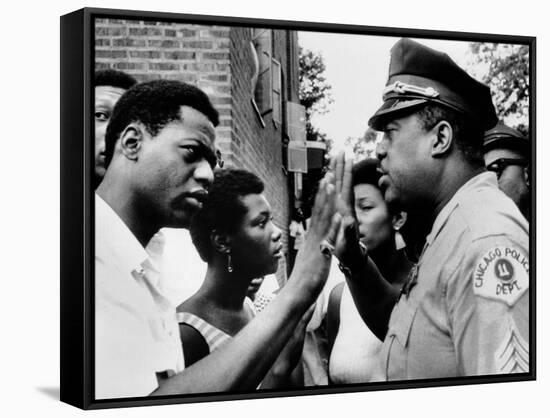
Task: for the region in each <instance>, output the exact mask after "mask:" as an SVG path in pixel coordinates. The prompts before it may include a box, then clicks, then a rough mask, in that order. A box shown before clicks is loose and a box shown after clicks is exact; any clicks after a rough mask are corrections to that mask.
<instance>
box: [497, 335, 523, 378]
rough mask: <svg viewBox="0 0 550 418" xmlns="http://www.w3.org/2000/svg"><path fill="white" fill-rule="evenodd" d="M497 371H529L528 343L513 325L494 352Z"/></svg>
mask: <svg viewBox="0 0 550 418" xmlns="http://www.w3.org/2000/svg"><path fill="white" fill-rule="evenodd" d="M495 365H496V368H497V371H498V372H499V373H506V374H508V373H527V372H528V371H529V344H528V343H527V341H525V340H524V339H523V337H522V336H521V334H520V333H519V331H518V330H517V329H516V327H515V326H514V325H512V326H511V327H510V329H509V330H508V332H507V333H506V336H505V337H504V339H503V341H502V343H501V344H500V346H499V347H498V348H497V351H496V353H495Z"/></svg>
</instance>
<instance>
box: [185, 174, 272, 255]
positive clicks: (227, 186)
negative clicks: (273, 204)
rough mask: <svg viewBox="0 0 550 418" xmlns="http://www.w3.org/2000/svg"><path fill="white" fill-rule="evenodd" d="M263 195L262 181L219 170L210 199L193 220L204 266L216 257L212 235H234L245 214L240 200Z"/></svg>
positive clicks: (193, 233) (210, 190)
mask: <svg viewBox="0 0 550 418" xmlns="http://www.w3.org/2000/svg"><path fill="white" fill-rule="evenodd" d="M263 191H264V184H263V182H262V180H260V178H259V177H258V176H257V175H255V174H254V173H251V172H250V171H246V170H239V169H224V170H216V172H215V173H214V182H213V183H212V186H211V187H210V189H209V192H208V199H207V200H206V202H205V203H204V206H203V207H202V208H201V210H200V211H199V212H198V213H197V214H196V215H195V216H194V218H193V221H192V222H191V228H190V232H191V238H192V240H193V244H195V247H196V248H197V251H198V253H199V255H200V256H201V258H202V259H203V260H204V261H205V262H207V263H208V262H209V261H211V259H212V256H213V253H214V248H213V247H212V242H211V240H210V237H211V234H212V232H213V231H214V230H216V231H218V232H220V233H226V234H231V233H234V232H235V231H236V230H237V229H238V227H239V225H240V224H241V222H242V220H243V217H244V215H245V214H246V207H245V206H244V204H243V202H242V200H241V198H242V197H244V196H247V195H249V194H260V193H262V192H263Z"/></svg>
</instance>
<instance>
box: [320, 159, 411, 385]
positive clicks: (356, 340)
mask: <svg viewBox="0 0 550 418" xmlns="http://www.w3.org/2000/svg"><path fill="white" fill-rule="evenodd" d="M377 167H378V160H375V159H365V160H362V161H360V162H359V163H357V164H355V165H354V167H353V173H352V174H353V194H354V201H355V215H356V218H357V222H358V226H359V228H358V229H359V239H360V240H361V242H362V243H363V244H364V245H365V246H366V247H367V249H368V253H369V256H370V257H371V258H372V260H373V261H374V262H375V263H376V266H377V267H378V269H379V270H380V273H381V274H382V276H384V277H385V278H386V280H388V281H389V282H390V283H392V285H394V286H395V287H396V288H398V289H400V288H401V287H402V285H403V283H404V282H405V281H406V279H407V276H408V274H409V272H410V270H411V268H412V263H411V262H410V261H409V260H408V259H407V257H406V255H405V252H404V246H405V244H404V242H403V239H402V238H401V236H400V234H399V229H400V228H401V227H402V226H403V225H404V223H405V221H406V214H405V213H404V212H392V211H391V210H390V209H389V208H388V206H387V205H386V202H385V201H384V196H383V194H382V192H381V191H380V189H379V188H378V180H379V178H380V174H379V173H378V172H377ZM327 333H328V344H329V349H330V357H329V378H330V382H332V383H365V382H371V381H376V380H381V379H382V378H383V376H382V375H381V374H380V371H379V369H378V364H379V361H378V354H379V351H380V348H381V346H382V341H380V340H379V339H378V338H377V337H376V336H375V335H374V334H373V333H372V332H371V331H370V329H369V328H368V327H367V326H366V325H365V323H364V322H363V320H362V319H361V316H360V315H359V313H358V312H357V309H356V308H355V305H354V303H353V299H352V297H351V294H350V291H349V288H348V286H347V284H346V283H345V281H344V282H343V283H340V284H338V285H337V286H335V287H334V289H333V290H332V291H331V293H330V297H329V303H328V308H327Z"/></svg>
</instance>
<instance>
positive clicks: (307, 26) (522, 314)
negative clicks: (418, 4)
mask: <svg viewBox="0 0 550 418" xmlns="http://www.w3.org/2000/svg"><path fill="white" fill-rule="evenodd" d="M79 13H80V14H79ZM64 19H65V20H64ZM79 31H80V33H79V34H78V32H79ZM82 40H84V42H80V41H82ZM535 44H536V42H535V38H534V37H529V36H518V35H513V34H509V35H508V34H500V35H498V34H488V33H461V32H450V31H449V32H445V31H430V30H423V29H422V30H421V29H395V28H382V27H368V26H358V25H335V24H333V25H330V24H320V23H317V24H316V23H310V22H291V21H277V20H267V19H265V20H262V19H250V18H230V17H224V18H221V17H216V16H198V15H185V14H174V13H173V14H163V13H154V12H136V11H124V10H108V9H87V10H86V11H85V12H82V11H81V12H74V13H73V14H69V15H66V16H63V17H62V18H61V58H62V59H61V72H62V77H61V83H62V96H61V101H62V120H63V115H64V113H63V112H64V111H65V112H66V113H65V115H66V116H74V115H76V114H77V113H78V112H79V111H80V110H84V115H83V116H82V118H83V123H82V124H80V125H78V126H79V127H80V132H84V133H83V135H82V138H76V141H75V138H71V140H72V141H73V142H78V141H79V140H80V141H81V143H80V144H78V145H76V144H74V143H73V144H72V145H68V143H69V141H68V139H69V135H68V132H76V131H78V128H77V127H76V125H77V124H78V121H76V122H75V121H74V120H71V123H73V122H74V123H75V127H70V128H69V127H67V128H66V131H65V137H64V136H63V124H62V154H63V152H65V153H66V155H68V154H69V153H71V152H75V151H74V150H75V149H78V150H80V151H81V152H82V157H83V158H82V161H79V160H78V159H74V160H72V161H71V162H70V163H67V164H66V165H65V166H63V164H62V173H63V171H64V170H65V173H68V172H71V173H72V172H73V171H72V170H74V169H75V168H78V164H80V174H79V179H80V180H81V181H82V183H81V185H80V186H79V187H82V184H84V185H85V186H84V190H83V192H82V194H81V196H82V201H81V202H80V203H79V204H83V205H84V207H85V208H86V210H85V212H86V214H85V215H84V216H82V217H74V218H71V221H70V225H69V222H67V223H66V226H65V231H66V235H64V233H63V231H64V230H63V226H62V234H61V239H62V251H63V248H65V250H66V254H67V255H69V254H71V255H74V254H76V253H77V252H78V251H79V249H78V247H74V245H75V241H77V239H76V238H74V240H73V238H69V237H72V235H71V234H70V230H71V231H72V228H77V227H78V224H79V222H80V228H81V231H80V233H81V234H83V236H82V238H83V241H84V242H85V245H84V249H83V250H82V248H81V249H80V251H81V254H80V255H79V257H82V260H81V261H82V265H80V264H78V266H80V268H81V269H83V271H84V272H85V274H84V276H85V277H83V278H82V282H80V283H75V282H74V280H73V281H71V282H70V283H69V282H68V281H64V280H65V279H64V278H63V274H62V284H61V287H62V289H61V290H62V294H61V303H62V311H61V334H62V335H61V399H62V400H64V401H65V402H68V403H70V404H73V405H76V406H79V407H83V408H85V409H87V408H90V407H91V408H94V409H97V408H107V407H113V406H117V407H118V406H138V405H160V404H163V403H187V402H197V401H201V402H202V401H216V400H230V399H253V398H263V397H274V396H293V395H321V394H329V393H343V392H358V391H359V392H360V391H369V392H370V391H374V390H376V391H380V390H387V389H396V388H419V387H435V386H449V385H463V384H482V383H483V384H485V383H497V382H498V383H503V382H517V381H528V380H533V379H535V375H536V373H535V372H536V360H535V347H534V343H535V337H536V335H535V327H534V324H535V319H536V318H535V310H534V301H535V299H534V297H535V276H534V270H535V258H534V246H535V236H534V232H533V231H532V230H531V229H530V226H532V224H533V225H534V223H535V212H536V211H535V205H534V201H535V167H534V166H535V159H534V155H535V131H534V124H535V122H536V119H535V113H534V97H535V93H536V90H535V87H536V84H535V72H534V69H533V63H534V62H535V56H536V50H535ZM76 45H81V48H80V51H79V52H78V53H77V54H75V56H76V58H73V55H71V54H73V53H74V48H75V47H76ZM82 45H84V46H83V47H82ZM64 51H65V52H64ZM74 62H79V63H81V64H80V65H81V67H82V74H78V71H79V68H78V66H77V67H76V74H70V75H69V72H70V71H69V69H70V68H71V67H70V65H71V63H74ZM64 75H66V76H67V78H66V80H65V79H64V78H63V76H64ZM64 80H65V84H63V83H64ZM79 82H80V83H81V86H80V92H79V94H80V96H76V93H75V96H71V94H72V93H71V91H72V90H71V89H72V88H73V87H74V86H75V85H77V84H78V83H79ZM64 86H65V87H64ZM75 100H76V101H78V100H80V103H79V104H78V105H77V106H75V107H72V105H74V102H75ZM71 147H76V148H71ZM63 181H66V182H67V183H65V185H66V189H65V190H67V191H68V190H74V189H73V187H76V186H71V185H69V183H70V182H71V181H75V182H76V181H77V180H75V179H74V178H73V179H70V178H67V179H66V180H64V179H63V175H62V191H63V187H64V183H63ZM70 206H71V205H70V204H69V203H66V204H65V206H63V203H62V213H63V211H66V212H65V213H68V211H70ZM82 226H84V227H83V228H82ZM64 239H65V241H64ZM63 245H64V246H63ZM73 251H74V252H73ZM62 253H63V252H62ZM67 258H69V257H67ZM78 260H80V258H79V259H78ZM70 263H76V258H74V257H72V258H71V261H70V262H69V261H68V264H67V267H65V269H66V270H65V271H69V270H71V269H72V268H77V267H76V265H75V264H70ZM63 268H64V267H63V266H62V269H63ZM72 279H74V277H73V278H72ZM76 291H80V292H81V298H80V303H81V305H77V304H74V305H71V304H70V303H68V300H69V299H68V298H71V301H72V300H73V299H72V295H73V294H74V292H76ZM71 292H72V293H71ZM64 297H65V298H67V299H64ZM64 309H65V311H64ZM75 318H78V319H79V320H80V323H79V324H75ZM77 340H78V341H80V343H79V345H77V349H76V352H75V349H74V347H75V345H74V344H75V341H77ZM80 348H82V350H83V351H82V353H80V352H79V351H78V350H79V349H80ZM64 356H66V362H65V363H64V358H65V357H64ZM76 357H79V358H78V359H77V358H76ZM77 365H81V366H82V367H81V368H79V367H78V366H77ZM75 366H76V367H75ZM76 381H78V383H77V382H76ZM71 382H74V385H72V384H71ZM77 392H79V393H78V394H77Z"/></svg>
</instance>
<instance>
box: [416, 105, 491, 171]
mask: <svg viewBox="0 0 550 418" xmlns="http://www.w3.org/2000/svg"><path fill="white" fill-rule="evenodd" d="M416 115H417V116H418V119H419V121H420V123H421V126H422V128H423V129H424V130H426V131H428V130H430V129H432V128H433V127H434V126H435V125H437V124H438V123H439V122H440V121H442V120H445V121H447V122H448V123H449V124H450V125H451V127H452V129H453V141H454V143H455V144H456V146H457V147H458V149H459V150H460V151H461V152H462V154H463V155H464V157H465V159H466V161H468V162H470V163H472V164H474V165H480V166H483V165H484V162H483V135H484V131H483V128H482V127H481V126H479V125H478V124H477V123H475V122H473V121H471V120H470V119H469V118H467V117H466V116H465V115H463V114H462V113H460V112H458V111H456V110H453V109H451V108H449V107H447V106H443V105H439V104H436V103H428V104H426V105H424V106H422V107H421V108H420V109H418V110H417V111H416Z"/></svg>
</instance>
